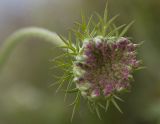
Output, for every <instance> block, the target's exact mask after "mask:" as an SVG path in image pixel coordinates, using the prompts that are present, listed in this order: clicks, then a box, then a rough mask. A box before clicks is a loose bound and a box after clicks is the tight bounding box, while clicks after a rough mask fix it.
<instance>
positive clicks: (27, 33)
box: [0, 27, 63, 70]
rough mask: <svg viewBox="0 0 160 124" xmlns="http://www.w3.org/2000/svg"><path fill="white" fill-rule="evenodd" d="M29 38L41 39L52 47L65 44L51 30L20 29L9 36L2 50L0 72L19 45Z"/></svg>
mask: <svg viewBox="0 0 160 124" xmlns="http://www.w3.org/2000/svg"><path fill="white" fill-rule="evenodd" d="M28 38H39V39H42V40H43V41H45V42H48V43H51V45H54V46H62V45H63V42H62V40H61V39H60V38H59V37H58V35H57V34H56V33H54V32H51V31H49V30H46V29H43V28H37V27H29V28H24V29H20V30H18V31H16V32H15V33H13V34H12V35H11V36H9V37H8V38H7V39H6V41H5V42H4V44H3V45H2V46H1V48H0V70H1V69H2V67H3V66H4V64H5V62H6V61H7V59H8V58H9V55H10V54H11V53H12V51H13V49H14V48H15V47H16V46H17V44H18V43H20V42H23V41H25V39H28Z"/></svg>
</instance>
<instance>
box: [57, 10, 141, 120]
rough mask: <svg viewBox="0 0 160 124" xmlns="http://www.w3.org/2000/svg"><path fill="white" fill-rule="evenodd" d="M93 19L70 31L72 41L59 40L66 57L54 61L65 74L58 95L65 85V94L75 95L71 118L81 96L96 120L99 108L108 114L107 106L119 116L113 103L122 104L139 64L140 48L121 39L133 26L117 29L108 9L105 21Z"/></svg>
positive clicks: (125, 39) (122, 26) (126, 39)
mask: <svg viewBox="0 0 160 124" xmlns="http://www.w3.org/2000/svg"><path fill="white" fill-rule="evenodd" d="M95 16H96V18H98V20H97V21H94V20H93V16H91V17H90V18H89V19H88V22H87V21H86V19H85V16H83V15H82V22H81V23H78V22H77V23H75V25H76V27H75V29H72V33H73V34H74V38H73V37H72V35H71V34H69V38H68V39H67V38H65V37H62V36H60V38H61V39H62V40H63V42H64V44H65V45H64V46H62V48H64V49H66V53H65V54H64V55H62V56H60V57H58V58H57V59H55V60H54V61H55V62H56V63H58V64H57V66H58V67H61V68H62V69H63V72H64V74H63V76H61V78H60V79H59V80H58V84H59V87H58V89H57V91H58V90H59V89H60V88H62V86H63V85H64V84H65V83H66V82H67V83H68V86H67V89H66V90H65V92H66V93H77V96H76V99H75V101H74V102H73V104H72V105H73V113H72V118H73V115H74V113H75V109H76V107H77V106H78V104H79V102H80V98H81V96H82V97H83V98H84V99H85V100H86V101H87V102H88V105H89V107H90V108H91V110H93V111H95V112H96V113H97V115H98V116H99V118H101V116H100V112H99V108H103V109H105V110H107V109H108V107H109V104H110V103H113V105H114V106H115V107H116V108H117V109H118V110H119V111H120V112H122V111H121V109H120V107H119V106H118V104H117V102H116V100H120V101H123V100H122V99H121V98H120V97H119V94H120V93H122V92H124V91H128V90H129V89H130V87H131V84H130V82H131V81H132V80H133V75H132V73H133V71H134V70H136V69H138V68H139V67H140V63H141V61H139V60H138V59H137V47H138V46H139V45H140V44H135V43H133V42H132V41H131V40H130V39H129V38H127V37H125V36H124V35H125V33H126V32H127V30H128V29H129V27H130V26H131V25H132V23H133V22H131V23H130V24H128V25H121V26H118V27H117V26H116V25H115V24H114V23H113V22H114V20H115V19H116V18H117V17H118V16H114V17H113V18H111V19H108V12H107V7H106V9H105V12H104V17H101V16H100V15H99V14H97V13H96V14H95ZM64 58H65V59H64Z"/></svg>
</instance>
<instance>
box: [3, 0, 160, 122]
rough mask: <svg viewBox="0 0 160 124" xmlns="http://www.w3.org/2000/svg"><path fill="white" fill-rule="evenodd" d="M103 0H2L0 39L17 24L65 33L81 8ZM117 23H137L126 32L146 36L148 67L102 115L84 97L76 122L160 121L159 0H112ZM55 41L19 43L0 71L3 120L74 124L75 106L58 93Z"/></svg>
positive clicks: (143, 51) (99, 6)
mask: <svg viewBox="0 0 160 124" xmlns="http://www.w3.org/2000/svg"><path fill="white" fill-rule="evenodd" d="M105 3H106V2H105V0H0V45H2V44H3V41H5V39H6V38H7V36H9V35H10V34H12V33H13V32H14V31H15V30H17V29H20V28H23V27H27V26H38V27H43V28H47V29H49V30H52V31H55V32H57V33H59V34H62V35H64V36H66V35H67V30H68V29H69V28H72V27H73V22H75V21H78V20H80V12H81V10H83V11H84V12H86V14H87V15H90V14H91V13H94V12H95V11H96V12H99V13H100V14H101V15H102V14H103V11H104V8H105ZM109 12H110V15H111V16H112V15H115V14H120V17H119V19H118V20H117V21H116V24H123V23H129V22H130V21H132V20H135V24H134V25H133V26H132V28H131V29H130V30H129V33H128V35H129V36H132V37H133V40H134V41H136V42H140V41H143V40H144V41H145V43H144V45H143V46H142V47H141V48H140V50H139V57H140V58H142V60H143V62H144V65H145V66H147V69H144V70H140V71H137V72H136V73H134V76H135V81H134V82H133V83H132V90H131V92H130V93H128V94H126V95H124V96H123V99H124V100H125V102H124V103H120V106H121V108H122V110H123V112H124V114H120V113H119V112H118V111H117V110H116V109H115V108H114V107H111V108H110V109H109V111H108V112H107V113H104V112H102V114H103V120H101V121H100V120H99V119H98V117H97V116H96V115H95V114H92V113H90V112H89V109H88V108H87V105H85V102H83V103H82V106H81V108H80V112H79V113H77V114H76V116H75V118H74V120H73V122H72V123H73V124H82V123H83V124H160V0H110V1H109ZM60 52H61V51H60V50H58V49H57V48H56V46H51V45H50V44H46V43H44V42H42V41H40V40H38V41H37V39H36V38H35V39H31V40H30V42H23V43H21V44H19V45H18V46H17V47H16V49H15V50H14V51H13V53H12V55H11V56H10V58H9V61H8V62H7V63H6V65H5V67H4V69H3V72H1V74H0V124H70V116H71V110H72V109H71V108H67V107H66V105H67V104H69V103H70V102H71V101H70V100H69V101H67V102H64V101H63V94H61V93H59V94H55V88H54V87H49V85H50V84H52V83H54V79H53V74H54V73H55V72H57V71H58V70H54V69H52V67H53V63H51V62H50V61H49V60H51V59H52V58H54V57H55V56H57V55H59V54H60Z"/></svg>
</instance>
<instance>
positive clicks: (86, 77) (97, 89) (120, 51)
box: [73, 36, 140, 99]
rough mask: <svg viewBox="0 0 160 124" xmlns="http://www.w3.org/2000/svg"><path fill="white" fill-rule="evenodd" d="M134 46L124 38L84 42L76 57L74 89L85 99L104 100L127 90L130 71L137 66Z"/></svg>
mask: <svg viewBox="0 0 160 124" xmlns="http://www.w3.org/2000/svg"><path fill="white" fill-rule="evenodd" d="M136 48H137V44H133V43H132V42H131V41H130V40H128V39H127V38H124V37H120V38H118V39H116V38H115V37H110V38H104V37H101V36H98V37H95V38H90V39H86V40H85V41H84V42H83V45H82V48H81V53H80V55H78V56H77V57H76V60H75V62H74V67H73V72H74V81H75V83H76V87H77V88H78V89H79V90H80V91H81V94H82V96H84V97H86V98H88V99H95V98H103V99H105V98H107V97H109V96H112V95H114V94H117V93H120V92H121V91H123V90H126V89H128V88H129V87H130V80H133V76H132V72H133V71H134V69H136V68H137V67H139V63H140V61H138V60H137V57H136V54H137V52H136Z"/></svg>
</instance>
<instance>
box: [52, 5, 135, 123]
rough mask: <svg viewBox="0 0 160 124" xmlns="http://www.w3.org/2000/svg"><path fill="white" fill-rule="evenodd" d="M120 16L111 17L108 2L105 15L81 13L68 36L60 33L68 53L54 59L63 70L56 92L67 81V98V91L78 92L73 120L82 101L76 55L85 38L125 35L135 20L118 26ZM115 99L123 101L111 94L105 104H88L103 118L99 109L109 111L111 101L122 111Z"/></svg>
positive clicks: (89, 102) (79, 51)
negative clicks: (87, 16) (87, 15)
mask: <svg viewBox="0 0 160 124" xmlns="http://www.w3.org/2000/svg"><path fill="white" fill-rule="evenodd" d="M118 16H119V15H116V16H114V17H112V18H111V19H109V15H108V4H107V5H106V8H105V11H104V16H103V17H102V16H101V15H100V14H98V13H95V14H94V15H91V16H90V17H89V18H88V19H86V17H85V15H84V14H81V19H82V20H81V23H80V22H75V23H74V24H75V27H74V28H73V29H71V31H70V32H69V34H68V38H65V37H63V36H61V35H59V37H60V38H61V39H62V41H63V42H64V45H63V46H61V48H63V49H65V50H66V53H64V54H63V55H61V56H58V57H56V58H55V59H54V60H53V61H54V62H55V65H56V68H57V67H60V68H61V69H62V70H63V75H62V76H60V78H59V79H58V83H56V84H58V85H59V86H58V88H57V90H56V92H58V91H59V90H60V89H61V88H62V87H63V86H65V83H67V86H66V87H65V88H66V90H63V91H65V99H66V96H67V93H76V94H77V95H76V98H75V100H74V102H73V103H72V104H71V106H73V112H72V116H71V120H72V119H73V117H74V114H75V111H76V108H77V106H78V105H79V102H80V91H79V90H78V89H77V88H75V87H76V86H75V83H74V80H73V79H74V73H73V70H72V69H73V64H74V60H75V58H76V56H78V55H80V54H81V48H82V44H83V41H84V40H85V39H90V38H94V37H96V36H103V37H106V38H110V37H114V38H117V39H118V38H119V37H123V36H124V35H125V34H126V32H127V31H128V29H129V28H130V26H131V25H132V24H133V22H131V23H129V24H128V25H126V24H123V25H120V26H116V25H115V24H114V21H115V20H116V19H117V17H118ZM115 99H117V100H119V101H123V100H122V99H121V98H119V97H118V96H115V95H111V96H110V97H109V98H106V100H105V101H106V102H105V105H103V104H101V103H100V102H97V101H90V100H89V101H88V106H89V108H90V110H91V111H92V112H96V113H97V115H98V117H99V118H100V119H101V114H100V110H99V109H100V108H102V109H104V110H105V111H107V110H108V107H109V105H110V103H112V104H113V105H114V106H115V107H116V108H117V109H118V110H119V111H120V112H121V113H122V111H121V109H120V107H119V106H118V104H117V103H116V101H115Z"/></svg>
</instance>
